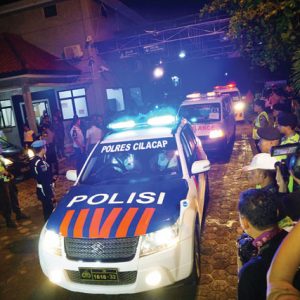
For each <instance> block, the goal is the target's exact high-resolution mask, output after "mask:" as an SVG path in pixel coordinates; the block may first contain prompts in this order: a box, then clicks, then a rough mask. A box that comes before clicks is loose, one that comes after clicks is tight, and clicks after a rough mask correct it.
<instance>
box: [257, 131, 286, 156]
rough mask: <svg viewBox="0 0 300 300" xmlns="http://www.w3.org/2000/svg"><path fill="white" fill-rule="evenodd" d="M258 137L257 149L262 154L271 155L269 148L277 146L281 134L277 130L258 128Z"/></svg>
mask: <svg viewBox="0 0 300 300" xmlns="http://www.w3.org/2000/svg"><path fill="white" fill-rule="evenodd" d="M257 134H258V136H259V142H258V147H259V149H260V151H261V152H262V153H271V148H272V147H274V146H278V145H279V143H280V140H281V134H280V131H279V130H278V128H274V127H271V126H269V127H262V128H258V130H257Z"/></svg>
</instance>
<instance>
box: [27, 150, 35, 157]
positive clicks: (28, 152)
mask: <svg viewBox="0 0 300 300" xmlns="http://www.w3.org/2000/svg"><path fill="white" fill-rule="evenodd" d="M27 155H28V157H29V159H32V158H34V152H33V150H32V149H28V150H27Z"/></svg>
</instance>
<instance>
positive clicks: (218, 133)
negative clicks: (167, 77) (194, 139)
mask: <svg viewBox="0 0 300 300" xmlns="http://www.w3.org/2000/svg"><path fill="white" fill-rule="evenodd" d="M178 113H179V115H180V116H181V117H184V118H186V119H188V120H189V121H190V122H191V124H192V128H193V130H194V132H195V134H196V136H198V137H200V138H201V142H202V143H203V147H204V149H205V150H206V151H219V150H223V151H225V152H224V154H225V153H226V154H227V153H230V151H227V150H231V148H232V146H233V142H234V140H235V131H236V123H235V119H234V114H233V110H232V100H231V97H230V96H229V95H227V94H226V95H218V94H215V93H214V92H210V93H207V94H200V93H193V94H189V95H187V98H186V100H185V101H183V102H182V104H181V105H180V108H179V112H178Z"/></svg>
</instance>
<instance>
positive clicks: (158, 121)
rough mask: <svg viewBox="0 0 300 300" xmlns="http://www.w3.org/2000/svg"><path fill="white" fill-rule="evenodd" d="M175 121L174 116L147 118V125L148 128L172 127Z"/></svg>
mask: <svg viewBox="0 0 300 300" xmlns="http://www.w3.org/2000/svg"><path fill="white" fill-rule="evenodd" d="M175 121H176V118H175V116H172V115H165V116H158V117H152V118H149V119H148V121H147V123H148V125H150V126H166V125H172V124H174V123H175Z"/></svg>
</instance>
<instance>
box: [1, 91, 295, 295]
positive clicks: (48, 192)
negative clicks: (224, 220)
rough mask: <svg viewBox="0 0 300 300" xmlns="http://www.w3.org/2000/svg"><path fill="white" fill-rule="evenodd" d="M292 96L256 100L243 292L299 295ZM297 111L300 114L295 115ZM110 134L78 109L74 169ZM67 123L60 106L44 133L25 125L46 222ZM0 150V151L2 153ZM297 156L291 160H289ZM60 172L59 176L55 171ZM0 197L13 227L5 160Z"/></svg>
mask: <svg viewBox="0 0 300 300" xmlns="http://www.w3.org/2000/svg"><path fill="white" fill-rule="evenodd" d="M298 100H299V99H297V98H296V97H295V98H293V97H292V96H291V95H289V94H286V93H283V92H280V91H279V90H278V89H274V91H273V92H271V93H270V94H269V95H268V97H267V99H258V100H256V101H255V102H254V112H255V113H256V114H257V116H256V118H255V120H254V122H253V134H252V138H253V140H254V142H255V145H256V147H257V152H258V154H256V155H255V156H254V157H253V159H252V161H251V163H250V165H248V166H245V167H244V168H243V171H244V172H245V173H246V174H247V176H248V180H249V183H250V184H251V185H252V188H251V189H249V190H246V191H243V192H242V193H241V194H240V198H239V203H238V211H239V216H240V224H241V227H242V229H243V231H244V233H243V234H242V235H241V236H240V237H239V239H238V242H237V245H238V258H239V259H238V267H239V272H238V277H239V282H238V298H239V299H240V300H247V299H249V300H250V299H251V300H253V299H255V300H260V299H266V298H267V299H268V300H275V299H276V300H277V299H278V300H284V299H289V300H292V299H293V300H294V299H300V292H299V290H300V270H299V266H300V224H299V218H300V171H299V169H300V136H299V133H298V130H299V128H300V126H299V125H300V122H299V115H300V114H299V111H298V110H299V105H298V106H297V103H298ZM297 114H298V115H297ZM104 133H105V129H104V124H103V118H102V117H101V116H96V115H95V116H92V117H91V119H90V120H89V126H84V125H83V124H82V122H81V119H80V118H78V117H77V116H74V119H73V121H72V124H71V127H70V131H69V132H67V134H69V136H70V139H71V140H72V146H73V150H74V152H73V159H74V162H75V165H76V169H77V173H79V172H80V170H81V168H82V166H83V163H84V161H85V159H86V155H88V154H89V153H90V152H91V151H92V149H93V147H94V146H95V144H96V143H97V142H98V141H100V140H101V139H102V138H103V136H104ZM290 144H295V145H298V150H297V151H296V152H295V153H294V154H293V155H290V154H289V155H287V154H283V155H277V156H272V153H273V152H272V149H274V147H276V146H284V145H290ZM64 145H65V127H64V124H63V120H62V116H61V112H60V111H58V112H57V113H55V114H54V115H53V119H52V122H51V120H50V117H49V116H48V115H47V114H45V115H44V116H43V118H42V119H41V123H40V126H39V138H37V136H35V133H34V132H33V130H31V129H30V128H29V127H28V125H24V147H32V148H33V149H34V151H35V157H34V158H33V159H32V160H31V169H32V172H33V176H34V178H35V179H36V181H37V190H36V192H37V198H38V199H39V200H40V201H41V202H42V207H43V215H44V219H45V221H46V220H47V219H48V217H49V216H50V214H51V212H52V210H53V207H54V205H55V203H54V191H53V181H54V180H53V178H54V177H53V174H58V159H63V158H64V157H65V148H64ZM0 154H1V153H0ZM292 159H293V163H291V161H292ZM54 179H55V178H54ZM0 182H1V186H0V188H1V200H2V201H1V203H2V206H3V208H2V210H3V212H4V214H3V215H4V217H5V220H6V224H7V226H8V227H16V224H15V223H14V221H13V220H12V218H11V215H12V212H14V213H15V214H16V219H17V220H21V219H27V218H28V216H27V215H25V214H24V213H23V212H22V211H21V210H20V207H19V203H18V197H17V187H16V185H15V183H14V180H13V175H12V174H10V173H9V172H8V170H7V169H6V167H5V165H4V164H3V163H2V162H1V160H0Z"/></svg>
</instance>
